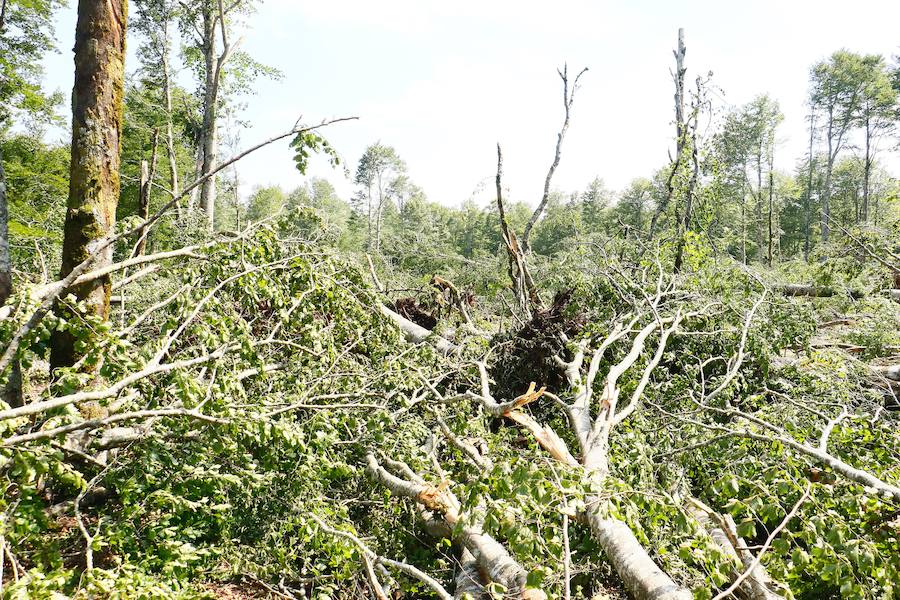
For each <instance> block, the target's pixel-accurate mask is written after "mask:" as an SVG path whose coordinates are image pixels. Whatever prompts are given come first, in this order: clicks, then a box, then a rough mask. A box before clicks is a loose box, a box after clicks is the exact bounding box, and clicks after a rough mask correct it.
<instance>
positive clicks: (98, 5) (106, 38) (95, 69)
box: [50, 0, 128, 369]
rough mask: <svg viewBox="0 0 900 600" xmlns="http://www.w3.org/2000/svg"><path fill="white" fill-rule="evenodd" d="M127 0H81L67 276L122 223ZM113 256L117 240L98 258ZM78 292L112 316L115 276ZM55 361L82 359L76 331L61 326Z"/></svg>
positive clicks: (95, 309) (90, 306)
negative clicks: (118, 217) (118, 211)
mask: <svg viewBox="0 0 900 600" xmlns="http://www.w3.org/2000/svg"><path fill="white" fill-rule="evenodd" d="M127 11H128V3H127V2H126V1H125V0H80V2H79V3H78V23H77V25H76V28H75V87H74V89H73V91H72V162H71V166H70V175H69V177H70V179H69V200H68V205H67V211H66V223H65V229H64V235H63V251H62V268H61V269H60V277H61V278H62V277H65V276H66V275H68V274H69V272H70V271H71V270H72V269H73V268H74V267H75V266H76V265H78V264H79V263H81V262H82V261H84V260H85V259H86V258H87V257H88V256H90V255H91V254H92V253H93V252H94V251H95V250H96V249H97V248H98V247H99V245H100V243H101V240H103V238H104V237H106V235H107V234H109V233H110V232H111V230H112V228H113V225H114V224H115V219H116V206H117V204H118V201H119V159H120V157H119V153H120V139H121V130H122V108H123V103H122V98H123V91H124V74H125V68H124V67H125V23H126V18H127ZM111 261H112V247H108V248H106V249H105V250H103V252H102V254H101V256H99V257H98V258H97V259H96V263H95V266H97V267H103V266H104V265H108V264H110V263H111ZM71 291H72V293H73V294H75V296H76V297H77V298H78V299H79V300H80V301H83V302H84V304H85V309H86V310H87V311H88V312H89V313H90V314H92V315H95V316H98V317H100V318H103V319H106V318H108V317H109V294H110V280H109V278H108V277H104V278H101V279H98V280H96V281H92V282H89V283H85V284H82V285H78V286H74V287H73V288H72V290H71ZM51 345H52V348H51V354H50V366H51V369H53V368H56V367H64V366H70V365H72V364H74V363H75V362H76V361H77V360H78V353H77V352H76V350H75V339H74V337H73V336H72V335H71V334H70V333H69V332H55V333H54V335H53V338H52V342H51Z"/></svg>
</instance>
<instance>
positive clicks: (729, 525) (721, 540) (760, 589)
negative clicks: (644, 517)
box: [685, 498, 783, 600]
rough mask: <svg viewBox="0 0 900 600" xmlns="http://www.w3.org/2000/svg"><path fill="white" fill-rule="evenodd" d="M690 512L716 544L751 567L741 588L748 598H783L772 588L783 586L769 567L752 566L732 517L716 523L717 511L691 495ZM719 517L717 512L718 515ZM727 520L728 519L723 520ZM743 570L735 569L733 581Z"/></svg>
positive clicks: (750, 557) (770, 599)
mask: <svg viewBox="0 0 900 600" xmlns="http://www.w3.org/2000/svg"><path fill="white" fill-rule="evenodd" d="M685 509H686V510H687V512H688V513H689V514H690V515H691V516H692V517H694V519H695V520H696V521H697V522H698V523H699V524H700V526H701V527H703V529H705V530H706V532H707V533H708V534H709V536H710V537H711V538H712V540H713V541H714V542H715V543H716V545H717V546H718V547H719V548H720V549H721V550H722V552H724V553H725V554H726V556H728V557H729V558H731V559H732V560H734V561H737V562H738V563H740V564H742V565H743V566H744V569H751V567H752V569H751V571H750V574H749V575H748V576H747V578H746V579H744V581H742V582H741V584H740V585H739V587H738V590H740V591H741V592H742V593H743V594H744V595H745V596H746V597H747V598H748V599H749V600H782V598H783V597H782V596H780V595H779V594H776V593H775V592H774V591H773V590H772V588H773V587H783V586H781V585H779V584H777V583H775V582H774V581H773V580H772V578H771V577H770V576H769V573H768V571H766V568H765V567H764V566H762V565H761V564H758V565H755V566H754V565H753V555H752V554H750V551H749V550H747V544H746V542H745V541H744V539H743V538H741V537H738V535H737V527H735V526H734V522H733V521H731V520H730V519H731V516H730V515H726V516H725V517H719V520H720V522H719V523H716V522H715V519H713V516H714V514H715V513H713V511H712V510H711V509H710V508H709V507H707V506H705V505H704V504H703V503H702V502H700V501H699V500H696V499H694V498H691V499H689V500H688V502H687V504H686V505H685ZM716 516H718V515H716ZM721 521H726V522H724V523H723V522H721ZM740 575H741V573H739V572H737V571H733V572H732V573H731V582H732V583H733V582H735V581H736V580H737V579H738V577H740Z"/></svg>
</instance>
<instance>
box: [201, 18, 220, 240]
mask: <svg viewBox="0 0 900 600" xmlns="http://www.w3.org/2000/svg"><path fill="white" fill-rule="evenodd" d="M217 20H218V17H217V16H216V14H215V10H214V9H213V5H212V2H205V3H204V6H203V60H204V68H205V83H204V90H203V125H202V129H201V130H200V140H201V144H200V148H201V155H202V160H201V161H200V173H201V174H204V173H209V172H211V171H212V170H213V168H214V167H215V163H216V158H217V156H216V154H217V151H218V139H217V138H218V136H217V131H216V122H217V120H218V109H219V107H218V101H219V99H218V97H219V65H218V61H217V60H216V22H217ZM223 27H224V24H223ZM200 208H201V209H203V211H204V212H205V213H206V218H207V221H208V223H209V230H210V231H212V229H213V224H214V222H215V216H216V178H215V177H209V178H208V179H206V180H205V181H204V182H203V185H202V186H201V188H200Z"/></svg>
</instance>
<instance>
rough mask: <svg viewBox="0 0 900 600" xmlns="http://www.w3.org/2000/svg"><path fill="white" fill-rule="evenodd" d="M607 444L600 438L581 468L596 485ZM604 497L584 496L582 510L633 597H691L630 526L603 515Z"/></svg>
mask: <svg viewBox="0 0 900 600" xmlns="http://www.w3.org/2000/svg"><path fill="white" fill-rule="evenodd" d="M607 447H608V445H607V444H606V443H604V442H603V441H597V442H594V446H593V447H592V448H591V449H590V450H589V451H588V452H587V453H586V455H585V457H584V460H583V462H584V468H585V469H586V470H587V471H588V472H589V473H591V478H592V479H593V480H595V481H596V483H598V484H602V482H603V479H605V478H606V475H607V474H608V473H609V462H608V451H607ZM606 504H607V500H604V499H603V498H602V497H596V496H589V497H587V498H585V512H586V514H587V520H588V523H589V524H590V527H591V532H592V533H593V535H594V539H596V540H597V543H599V544H600V547H601V548H603V551H604V552H605V553H606V558H607V559H608V560H609V562H610V563H611V564H612V566H613V568H614V569H615V571H616V573H617V574H618V575H619V578H620V579H621V580H622V583H623V584H624V585H625V589H627V590H628V592H629V593H630V594H631V595H632V596H633V597H634V598H635V600H690V599H691V598H693V594H691V592H690V590H688V589H686V588H684V587H682V586H680V585H678V584H677V583H675V582H674V581H672V579H671V578H670V577H669V576H668V575H667V574H666V573H665V571H663V570H662V569H660V568H659V566H657V564H656V563H655V562H653V559H652V558H650V555H649V554H647V551H646V550H645V549H644V547H643V546H642V545H641V543H640V542H639V541H638V539H637V538H636V537H635V535H634V532H632V531H631V528H630V527H628V525H627V524H625V523H623V522H622V521H620V520H618V519H615V518H613V517H610V516H608V515H606V514H605V512H606V511H605V507H606Z"/></svg>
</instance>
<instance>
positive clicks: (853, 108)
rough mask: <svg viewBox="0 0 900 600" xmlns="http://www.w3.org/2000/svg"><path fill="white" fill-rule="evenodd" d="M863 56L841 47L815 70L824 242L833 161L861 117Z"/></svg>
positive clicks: (814, 103) (812, 97)
mask: <svg viewBox="0 0 900 600" xmlns="http://www.w3.org/2000/svg"><path fill="white" fill-rule="evenodd" d="M867 60H868V58H866V59H864V58H863V57H862V56H860V55H858V54H854V53H852V52H848V51H846V50H838V51H837V52H835V53H834V54H832V55H831V57H830V58H829V59H828V60H825V61H822V62H819V63H817V64H816V65H815V66H814V67H813V69H812V76H811V81H810V83H811V90H810V103H811V105H812V107H813V109H814V110H817V111H818V112H819V113H821V114H822V117H823V122H822V127H823V130H824V133H825V143H826V145H827V152H826V155H825V184H824V189H823V193H822V202H821V210H822V215H821V217H822V218H821V226H822V242H828V235H829V232H830V230H831V225H830V223H829V221H830V219H831V178H832V174H833V170H834V163H835V160H837V157H838V155H839V154H840V152H841V150H843V149H844V147H845V146H846V144H847V139H848V137H849V135H848V134H849V133H850V131H851V129H853V127H854V126H855V125H856V123H857V122H858V118H859V110H860V105H861V102H862V96H863V90H864V89H865V87H866V80H867V78H866V72H867V70H866V68H865V62H866V61H867Z"/></svg>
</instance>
